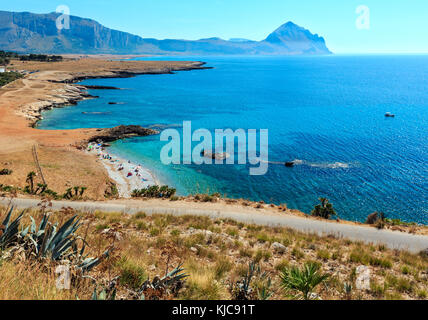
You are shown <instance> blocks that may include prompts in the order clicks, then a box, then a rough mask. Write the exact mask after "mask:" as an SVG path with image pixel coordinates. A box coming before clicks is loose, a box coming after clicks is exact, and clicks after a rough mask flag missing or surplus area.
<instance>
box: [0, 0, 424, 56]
mask: <svg viewBox="0 0 428 320" xmlns="http://www.w3.org/2000/svg"><path fill="white" fill-rule="evenodd" d="M61 4H64V5H67V6H68V7H69V8H70V10H71V14H72V15H77V16H81V17H87V18H92V19H95V20H97V21H98V22H100V23H102V24H104V25H105V26H107V27H110V28H114V29H118V30H121V31H127V32H131V33H134V34H138V35H140V36H142V37H153V38H158V39H164V38H178V39H200V38H207V37H213V36H218V37H221V38H224V39H229V38H247V39H252V40H261V39H264V38H265V37H266V36H267V35H268V34H269V33H270V32H272V31H273V30H275V29H276V28H277V27H278V26H280V25H281V24H283V23H285V22H287V21H293V22H295V23H296V24H299V25H301V26H304V27H305V28H308V29H309V30H311V31H312V32H314V33H318V34H320V35H322V36H323V37H325V39H326V41H327V45H328V47H329V48H330V49H331V50H332V51H333V52H335V53H428V0H257V1H256V0H121V1H118V0H39V1H35V0H17V1H2V3H1V4H0V9H1V10H7V11H30V12H36V13H47V12H52V11H55V9H56V7H57V6H58V5H61ZM359 5H366V6H367V7H369V8H370V29H369V30H359V29H357V27H356V19H357V17H358V15H357V14H356V12H355V11H356V8H357V7H358V6H359Z"/></svg>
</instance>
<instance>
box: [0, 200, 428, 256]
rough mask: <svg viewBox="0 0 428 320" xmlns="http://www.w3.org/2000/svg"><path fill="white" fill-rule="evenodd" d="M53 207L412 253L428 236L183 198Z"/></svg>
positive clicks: (28, 204)
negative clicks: (204, 221) (227, 222)
mask: <svg viewBox="0 0 428 320" xmlns="http://www.w3.org/2000/svg"><path fill="white" fill-rule="evenodd" d="M39 202H40V200H35V199H14V200H13V205H14V206H16V207H17V208H21V209H25V208H34V207H36V206H37V204H38V203H39ZM0 204H2V205H8V204H9V200H8V199H0ZM52 204H53V209H54V210H58V209H61V208H62V207H72V208H73V209H76V210H81V211H88V212H93V211H96V210H99V211H104V212H123V213H128V214H135V213H137V212H145V213H146V214H149V215H151V214H171V215H178V216H180V215H197V216H207V217H210V218H214V219H216V218H223V219H227V218H230V219H233V220H236V221H238V222H243V223H250V224H257V225H263V226H277V227H289V228H292V229H294V230H297V231H302V232H307V233H315V234H319V235H333V236H335V237H340V238H347V239H350V240H355V241H362V242H365V243H373V244H384V245H386V246H387V247H389V248H391V249H400V250H408V251H410V252H413V253H417V252H420V251H422V250H426V249H428V236H423V235H413V234H409V233H402V232H397V231H390V230H377V229H375V228H371V227H367V226H358V225H351V224H343V223H336V222H330V221H321V220H315V219H309V218H305V217H299V216H294V215H290V214H281V213H276V212H273V211H270V210H267V209H261V210H260V209H254V208H245V207H241V206H233V205H231V206H228V205H224V204H215V203H213V204H211V203H210V204H205V203H190V202H186V201H177V202H171V201H165V200H163V201H162V200H148V201H137V200H116V201H106V202H68V201H53V203H52Z"/></svg>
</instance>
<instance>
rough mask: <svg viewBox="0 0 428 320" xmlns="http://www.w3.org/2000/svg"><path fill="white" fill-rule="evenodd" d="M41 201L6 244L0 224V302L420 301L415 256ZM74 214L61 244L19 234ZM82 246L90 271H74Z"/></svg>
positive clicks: (422, 277)
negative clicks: (364, 276)
mask: <svg viewBox="0 0 428 320" xmlns="http://www.w3.org/2000/svg"><path fill="white" fill-rule="evenodd" d="M49 207H50V205H49V202H48V201H44V202H42V203H41V205H40V206H39V207H38V208H34V210H31V211H29V212H24V213H23V215H22V217H21V218H20V219H21V220H20V221H19V227H18V229H17V230H19V231H21V230H22V231H27V233H26V234H25V236H23V237H22V235H21V234H19V235H18V236H17V237H16V239H12V238H10V237H9V239H12V240H13V241H9V244H8V245H5V242H4V241H3V242H2V239H3V240H4V239H5V234H6V231H7V228H5V225H6V224H5V223H4V222H3V226H2V227H1V228H2V229H1V231H0V245H1V247H2V250H1V251H0V252H1V253H0V256H1V258H0V299H72V300H74V299H76V298H79V299H275V300H278V299H303V298H307V299H427V294H428V257H427V256H425V255H424V254H419V255H415V254H410V253H408V252H405V251H393V250H389V249H387V248H385V247H384V246H373V245H365V244H362V243H356V242H351V241H348V240H345V239H337V238H334V237H318V236H315V235H307V234H303V233H299V232H295V231H292V230H289V229H284V228H268V227H260V226H255V225H246V224H242V223H237V222H235V221H232V220H210V219H209V218H204V217H194V216H181V217H176V216H168V215H153V216H147V215H146V214H144V213H143V212H141V213H139V214H136V215H132V216H131V215H125V214H119V213H102V212H95V213H84V212H74V211H73V210H71V209H69V208H64V209H62V210H61V211H60V212H50V210H49ZM8 212H9V211H7V210H5V209H4V210H2V209H0V217H1V219H0V221H3V220H4V218H5V217H6V216H7V213H8ZM20 214H21V212H17V211H13V213H12V215H11V219H10V220H9V225H10V224H11V223H12V222H13V221H14V219H15V218H17V217H19V215H20ZM75 215H77V216H76V217H75V218H74V219H76V220H73V221H79V220H78V219H80V222H79V225H76V226H77V228H76V229H75V232H71V233H70V234H69V237H68V240H67V241H70V242H71V243H72V245H70V248H69V249H67V250H63V249H61V250H59V251H58V250H57V251H55V252H56V254H55V255H54V253H53V252H54V251H52V253H49V251H48V252H47V253H46V254H45V255H42V254H40V253H36V251H35V249H34V248H33V246H32V245H31V243H32V242H31V241H29V240H28V239H29V238H30V237H31V238H34V237H35V235H36V234H37V232H38V230H39V227H38V226H39V225H42V224H43V221H46V217H47V216H48V217H49V220H48V221H49V223H48V224H47V225H46V226H45V229H46V230H48V231H46V232H52V230H53V229H49V228H51V227H53V224H55V223H58V226H57V229H56V230H57V232H58V233H59V231H58V230H61V226H64V225H65V224H67V223H68V221H70V220H71V219H73V217H74V216H75ZM33 221H34V222H33ZM51 224H52V225H51ZM50 226H51V227H50ZM26 228H28V230H27V229H26ZM9 230H10V227H9ZM49 230H51V231H49ZM38 236H39V241H41V239H42V238H43V236H40V235H38ZM40 243H43V241H42V242H40ZM64 243H66V242H64ZM85 243H86V245H84V244H85ZM58 247H61V245H59V246H58ZM82 249H83V250H82ZM81 250H82V252H83V251H84V252H85V253H84V255H85V259H87V258H88V257H89V258H90V259H93V260H91V261H96V263H93V264H91V263H90V265H91V268H87V269H84V268H83V269H82V261H83V262H85V261H86V260H85V259H83V256H81V254H80V253H81ZM58 252H60V253H58ZM54 258H55V259H54ZM66 261H68V262H67V263H68V264H69V265H70V266H71V271H72V272H71V274H72V277H71V278H72V279H71V280H72V281H71V288H70V290H60V289H57V288H56V279H57V274H55V270H56V268H57V266H58V265H64V263H66ZM86 263H88V261H86ZM361 265H364V266H368V267H369V268H370V270H371V284H370V289H368V290H359V289H357V287H356V278H357V272H356V270H357V267H358V266H361ZM35 275H37V276H35Z"/></svg>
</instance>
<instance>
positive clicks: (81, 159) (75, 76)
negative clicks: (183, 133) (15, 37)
mask: <svg viewBox="0 0 428 320" xmlns="http://www.w3.org/2000/svg"><path fill="white" fill-rule="evenodd" d="M204 65H205V63H204V62H194V61H176V62H175V61H110V60H104V59H102V58H97V59H95V58H83V59H78V60H74V59H73V60H71V59H70V60H67V59H66V60H64V61H63V62H49V63H47V62H22V61H17V60H13V61H12V62H11V64H10V69H11V70H12V69H13V70H16V71H20V72H22V73H23V74H24V75H25V76H24V78H22V79H19V80H17V81H14V82H12V83H9V84H8V85H6V86H4V87H1V88H0V159H1V163H0V166H1V167H2V168H3V167H5V168H9V169H11V170H13V172H14V174H13V175H12V176H2V177H1V179H0V183H2V184H4V185H11V186H17V187H21V188H23V187H24V186H25V180H26V176H27V174H28V172H30V171H36V170H35V169H36V163H35V162H34V161H35V160H34V161H32V160H33V151H32V149H33V148H34V147H37V152H38V155H39V158H40V162H41V168H43V174H44V176H45V178H46V183H47V184H48V185H49V187H50V188H52V189H54V190H56V191H57V192H61V193H62V192H65V190H67V189H68V188H70V187H74V186H77V185H78V186H85V187H87V192H86V194H87V196H88V197H89V198H91V199H96V200H103V199H105V195H106V194H109V190H110V189H109V188H111V181H112V180H113V181H114V180H115V178H116V179H119V178H118V176H117V173H114V170H108V168H106V167H105V166H104V165H102V164H101V163H100V162H99V161H98V159H97V157H96V156H95V155H93V154H88V153H86V152H84V150H85V149H86V147H87V146H88V143H91V142H97V143H104V142H112V141H115V140H119V139H124V138H127V137H133V136H145V135H150V134H158V131H156V130H152V129H145V128H142V127H140V126H119V127H116V128H110V129H97V128H88V129H86V128H85V129H74V130H42V129H38V128H35V125H36V123H37V122H38V121H39V120H40V119H42V115H41V114H42V112H43V111H44V110H48V109H53V108H62V107H64V106H69V105H75V104H77V103H78V102H79V101H82V100H85V99H93V98H97V96H93V95H90V94H88V92H87V90H88V89H94V88H87V87H85V86H82V85H79V84H78V83H76V82H79V81H81V80H84V79H96V78H128V77H134V76H137V75H144V74H151V75H153V74H173V73H174V72H176V71H189V70H203V69H208V67H205V66H204ZM95 89H100V90H101V89H112V88H103V87H99V88H95ZM115 89H118V88H115ZM11 141H13V142H14V143H10V142H11ZM124 162H126V161H124ZM150 177H152V178H150ZM147 178H150V180H151V181H155V182H156V179H155V178H154V177H153V175H152V174H151V173H150V174H149V173H147ZM42 182H43V181H42V180H41V179H40V177H36V181H35V183H42ZM134 185H136V186H139V184H137V183H134ZM129 188H131V187H129ZM131 191H132V190H131ZM123 194H129V191H123Z"/></svg>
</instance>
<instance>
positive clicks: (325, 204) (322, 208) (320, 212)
mask: <svg viewBox="0 0 428 320" xmlns="http://www.w3.org/2000/svg"><path fill="white" fill-rule="evenodd" d="M319 201H320V202H321V205H316V206H315V208H314V210H312V212H311V215H312V216H314V217H321V218H324V219H330V217H331V216H335V215H336V211H335V210H334V208H333V205H332V204H331V203H330V202H329V201H328V199H327V198H319Z"/></svg>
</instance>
